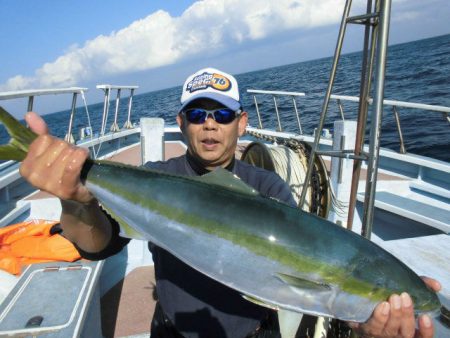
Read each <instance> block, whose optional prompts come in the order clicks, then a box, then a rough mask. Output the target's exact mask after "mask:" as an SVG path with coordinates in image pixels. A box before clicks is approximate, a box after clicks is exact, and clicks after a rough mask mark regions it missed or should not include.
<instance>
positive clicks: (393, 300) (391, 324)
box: [384, 294, 402, 337]
mask: <svg viewBox="0 0 450 338" xmlns="http://www.w3.org/2000/svg"><path fill="white" fill-rule="evenodd" d="M389 304H390V305H391V313H390V316H389V320H388V321H387V323H386V326H385V328H384V332H385V334H386V336H388V337H395V336H397V335H398V333H399V331H400V327H401V324H402V299H401V297H400V296H399V295H396V294H393V295H392V296H391V297H389Z"/></svg>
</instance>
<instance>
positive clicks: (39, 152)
mask: <svg viewBox="0 0 450 338" xmlns="http://www.w3.org/2000/svg"><path fill="white" fill-rule="evenodd" d="M25 120H26V122H27V123H28V125H29V126H30V128H31V130H33V131H34V132H35V133H36V134H38V135H39V136H38V137H37V138H36V140H34V141H33V143H31V145H30V148H29V152H28V154H27V156H26V158H25V159H24V160H23V162H22V164H21V166H20V174H21V175H22V176H23V177H24V178H25V179H26V180H27V181H28V182H30V183H31V184H32V185H33V186H35V187H36V188H39V189H41V190H44V191H47V192H49V193H51V194H53V195H55V196H57V197H59V198H60V199H63V200H73V201H77V202H80V203H89V202H91V201H92V200H93V196H92V195H91V194H90V193H89V191H88V190H87V189H86V188H85V187H84V185H83V184H81V181H80V173H81V168H82V166H83V164H84V162H85V161H86V159H87V158H88V156H89V153H88V151H87V150H86V149H83V148H79V147H75V146H73V145H71V144H69V143H67V142H65V141H63V140H61V139H58V138H55V137H53V136H51V135H49V133H48V127H47V125H46V123H45V122H44V120H43V119H42V118H41V117H40V116H39V115H37V114H36V113H33V112H29V113H27V114H26V116H25Z"/></svg>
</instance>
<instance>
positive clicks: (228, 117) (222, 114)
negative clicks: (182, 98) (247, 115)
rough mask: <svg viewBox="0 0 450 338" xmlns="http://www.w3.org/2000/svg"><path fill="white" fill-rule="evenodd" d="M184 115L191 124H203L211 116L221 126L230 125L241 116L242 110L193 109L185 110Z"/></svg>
mask: <svg viewBox="0 0 450 338" xmlns="http://www.w3.org/2000/svg"><path fill="white" fill-rule="evenodd" d="M182 114H184V116H186V119H187V120H188V121H189V122H190V123H194V124H203V123H205V121H206V119H207V118H208V117H209V116H212V118H213V119H214V121H216V122H217V123H220V124H228V123H231V122H233V120H234V119H235V118H236V117H237V116H239V115H240V114H241V110H237V111H236V110H233V109H230V108H221V109H214V110H206V109H202V108H192V109H187V110H183V111H182Z"/></svg>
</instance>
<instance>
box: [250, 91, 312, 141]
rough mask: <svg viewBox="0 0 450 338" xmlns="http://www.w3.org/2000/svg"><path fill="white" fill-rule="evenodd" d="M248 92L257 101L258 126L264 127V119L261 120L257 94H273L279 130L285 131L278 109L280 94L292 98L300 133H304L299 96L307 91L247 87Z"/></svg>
mask: <svg viewBox="0 0 450 338" xmlns="http://www.w3.org/2000/svg"><path fill="white" fill-rule="evenodd" d="M247 93H250V94H253V101H254V103H255V108H256V114H257V116H258V126H259V128H260V129H262V128H263V125H262V121H261V114H260V111H259V106H258V100H257V98H256V96H257V95H271V96H272V99H273V103H274V108H275V113H276V115H277V122H278V131H280V132H281V131H283V128H282V127H281V120H280V113H279V110H278V107H279V106H278V101H277V97H280V96H288V97H290V98H291V99H292V105H293V108H294V113H295V116H296V118H297V125H298V129H299V131H300V134H303V130H302V124H301V122H300V113H299V110H298V107H297V100H296V98H297V97H302V96H305V95H306V94H305V93H301V92H285V91H274V90H259V89H247Z"/></svg>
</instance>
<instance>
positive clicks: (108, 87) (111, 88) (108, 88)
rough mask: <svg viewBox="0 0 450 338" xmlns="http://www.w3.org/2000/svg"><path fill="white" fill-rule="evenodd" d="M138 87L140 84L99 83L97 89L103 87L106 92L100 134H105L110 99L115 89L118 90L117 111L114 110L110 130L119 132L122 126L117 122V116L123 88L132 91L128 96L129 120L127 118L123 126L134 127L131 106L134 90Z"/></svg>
mask: <svg viewBox="0 0 450 338" xmlns="http://www.w3.org/2000/svg"><path fill="white" fill-rule="evenodd" d="M138 88H139V86H117V85H110V84H102V85H97V89H101V90H103V91H104V93H105V97H104V104H103V116H102V125H101V129H100V135H102V136H103V135H105V132H106V123H107V120H108V114H109V100H110V97H111V94H112V91H114V90H115V91H116V104H115V111H114V122H113V124H112V125H111V128H110V131H111V132H117V131H119V130H120V127H119V125H118V123H117V118H118V114H119V104H120V95H121V92H122V90H129V91H130V96H129V97H128V109H127V112H128V116H127V120H126V122H125V124H124V126H123V128H125V129H131V128H133V124H132V123H131V107H132V104H133V95H134V91H135V90H136V89H138Z"/></svg>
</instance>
